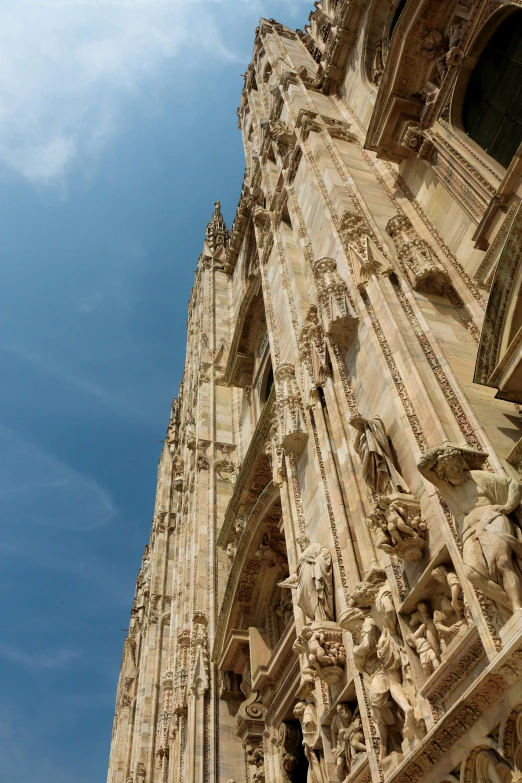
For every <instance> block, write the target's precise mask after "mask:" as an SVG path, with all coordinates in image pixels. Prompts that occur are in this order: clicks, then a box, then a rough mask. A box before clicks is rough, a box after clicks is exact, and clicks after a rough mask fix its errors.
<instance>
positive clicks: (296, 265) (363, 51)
mask: <svg viewBox="0 0 522 783" xmlns="http://www.w3.org/2000/svg"><path fill="white" fill-rule="evenodd" d="M509 5H510V4H509V3H503V4H502V3H500V2H488V3H484V2H481V0H461V2H459V3H454V2H450V0H422V1H421V2H413V1H412V0H411V1H409V2H408V3H406V5H405V7H404V9H403V10H402V13H401V14H400V16H398V17H396V18H395V21H394V22H393V19H394V14H395V11H396V10H397V3H396V2H391V0H376V2H372V3H367V2H363V1H362V0H322V2H319V3H316V5H315V8H314V10H313V12H312V14H311V15H310V20H309V24H308V25H307V26H306V27H305V30H304V32H303V31H297V32H294V31H293V30H290V29H288V28H286V27H285V26H284V25H281V24H279V23H278V22H276V21H275V20H273V19H270V20H265V19H262V20H261V21H260V25H259V28H258V30H257V31H256V33H255V42H254V56H253V59H252V62H251V64H250V65H249V67H248V69H247V72H246V74H245V84H244V88H243V90H242V94H241V100H240V107H239V110H238V120H239V126H240V128H241V131H242V134H243V140H244V146H245V155H246V174H245V181H244V184H243V187H242V190H241V195H240V200H239V205H238V209H237V213H236V216H235V218H234V222H233V224H232V227H231V229H230V231H229V230H228V228H227V226H226V225H225V222H224V219H223V216H222V215H221V210H220V206H219V202H217V203H216V205H215V210H214V214H213V216H212V219H211V221H210V223H209V224H208V226H207V229H206V233H205V239H204V245H203V251H202V254H201V256H200V258H199V261H198V268H197V272H196V279H195V284H194V288H193V291H192V295H191V298H190V302H189V308H188V322H187V361H186V364H185V373H184V377H183V383H182V385H181V387H180V391H179V394H178V396H177V398H176V399H175V400H174V401H173V404H172V409H171V415H170V419H169V422H168V428H167V436H166V440H165V447H164V449H163V451H162V454H161V458H160V464H159V472H158V487H157V498H156V507H155V509H154V517H153V523H152V530H151V536H150V540H149V542H148V544H147V547H146V549H145V552H144V555H143V560H142V565H141V568H140V571H139V574H138V579H137V584H136V593H135V597H134V601H133V604H132V609H131V619H130V624H129V631H128V635H127V638H126V640H125V643H124V650H123V658H122V666H121V673H120V680H119V683H118V690H117V697H116V711H115V718H114V729H113V738H112V746H111V755H110V762H109V775H108V783H137V782H138V781H140V783H227V781H228V783H231V782H232V781H234V783H254V781H255V783H297V781H299V783H301V782H302V781H305V780H307V781H308V783H335V781H338V783H370V781H374V782H375V783H382V781H383V780H386V781H391V780H393V781H394V782H395V781H397V783H399V781H400V783H417V782H418V781H419V780H421V779H422V780H423V783H440V781H445V783H452V782H453V783H456V781H457V780H460V781H462V783H475V781H477V782H478V781H482V783H489V781H492V783H493V782H496V783H498V781H501V783H510V781H517V780H520V779H521V776H522V622H521V618H520V613H521V608H520V607H521V604H522V570H521V564H522V532H521V520H522V509H521V507H520V499H521V497H522V484H521V483H520V473H519V470H520V465H521V464H522V459H521V458H520V453H519V452H520V451H521V447H520V443H521V442H522V440H521V432H520V429H521V427H520V423H519V422H520V412H519V409H518V407H517V406H515V404H514V403H519V402H521V401H522V394H521V392H522V381H521V378H522V373H519V371H518V369H517V368H518V363H519V361H521V360H520V355H519V354H520V351H521V348H520V346H521V345H522V337H521V335H522V331H521V328H520V323H522V319H521V317H520V310H519V307H518V301H519V299H520V282H521V280H522V274H521V260H522V253H521V250H520V247H521V244H520V236H522V213H521V212H520V206H519V203H520V197H521V195H522V184H521V182H522V180H521V178H520V166H521V165H522V164H520V163H519V161H520V159H519V158H516V159H515V160H514V161H513V164H512V165H511V166H510V168H509V169H508V171H505V170H503V169H502V167H501V166H499V165H498V164H496V163H495V161H493V160H492V159H491V158H489V156H488V155H487V154H486V153H485V152H483V151H482V150H481V149H480V148H479V147H478V145H476V144H474V143H473V144H472V143H471V142H470V140H469V138H468V137H467V136H466V135H465V134H464V133H463V132H462V130H461V129H460V126H459V125H458V123H456V124H454V123H453V119H452V118H454V117H457V116H460V114H461V104H462V95H463V90H464V89H465V83H466V80H467V78H468V76H469V69H470V68H471V67H473V63H474V62H476V59H477V55H478V54H479V51H480V48H481V47H482V46H483V45H484V43H485V41H486V39H487V36H488V34H489V33H488V31H489V30H491V31H493V30H494V29H496V27H497V20H498V19H499V18H500V16H502V14H504V13H507V12H508V10H510V9H509ZM519 5H520V3H518V6H519ZM515 8H516V6H515V5H513V9H515ZM513 9H511V10H513ZM517 13H521V12H520V11H518V12H517ZM392 22H393V23H394V24H395V27H394V30H393V36H392V35H391V33H390V30H391V27H392ZM488 291H490V292H491V297H490V300H489V302H488V304H487V310H486V301H485V298H486V297H487V294H488ZM474 379H475V383H474V382H473V380H474ZM480 384H482V385H480ZM517 384H518V386H517ZM488 385H489V386H491V387H492V388H488ZM495 389H499V393H498V395H497V397H498V398H495V397H494V395H495ZM294 588H295V589H294Z"/></svg>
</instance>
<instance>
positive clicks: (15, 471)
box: [0, 426, 118, 530]
mask: <svg viewBox="0 0 522 783" xmlns="http://www.w3.org/2000/svg"><path fill="white" fill-rule="evenodd" d="M0 453H1V454H4V455H9V460H7V459H5V460H4V461H5V464H4V465H3V467H2V472H1V474H0V516H1V518H2V520H3V525H4V526H5V525H7V524H9V522H10V520H12V521H13V523H15V522H16V521H17V520H19V519H23V520H26V523H27V521H30V522H31V523H32V524H35V525H43V526H47V527H58V528H63V529H68V530H90V529H92V528H96V527H100V526H102V525H105V524H106V523H107V522H109V521H110V520H111V519H112V518H113V517H115V516H116V514H117V513H118V511H117V508H116V507H115V505H114V502H113V500H112V498H111V496H110V494H109V493H108V492H107V490H105V489H104V488H103V487H101V486H100V485H99V484H98V483H97V482H96V481H95V480H94V479H93V478H91V477H90V476H84V475H82V474H81V473H79V472H78V471H76V470H75V469H74V468H72V467H71V466H70V465H67V464H65V463H63V462H60V461H59V460H58V459H56V458H55V457H54V456H53V455H52V454H49V452H47V451H46V450H45V449H43V448H42V447H41V446H39V445H38V444H36V443H32V442H30V441H28V440H26V439H24V438H22V437H20V436H19V435H18V434H17V433H15V432H13V431H12V430H10V429H8V428H7V427H3V426H0Z"/></svg>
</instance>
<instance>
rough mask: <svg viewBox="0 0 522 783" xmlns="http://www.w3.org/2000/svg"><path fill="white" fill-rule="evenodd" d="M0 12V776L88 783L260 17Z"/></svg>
mask: <svg viewBox="0 0 522 783" xmlns="http://www.w3.org/2000/svg"><path fill="white" fill-rule="evenodd" d="M311 7H312V3H311V2H309V0H0V270H1V283H0V362H1V377H2V382H1V384H0V460H1V464H0V537H1V540H0V599H1V601H2V619H3V623H2V632H1V634H0V770H1V772H0V779H1V781H2V783H72V781H74V783H100V781H102V782H103V781H104V780H105V778H106V774H107V762H108V754H109V746H110V738H111V729H112V719H113V714H114V699H115V691H116V683H117V678H118V674H119V665H120V660H121V652H122V644H123V639H124V636H125V629H126V628H127V627H128V622H129V612H130V606H131V602H132V597H133V593H134V583H135V579H136V574H137V570H138V567H139V563H140V560H141V555H142V552H143V548H144V546H145V544H146V542H147V538H148V535H149V531H150V524H151V519H152V512H153V506H154V493H155V482H156V472H157V464H158V459H159V454H160V450H161V443H160V441H162V440H163V438H164V436H165V431H166V426H167V421H168V415H169V409H170V403H171V400H172V398H173V397H174V396H175V394H176V391H177V388H178V385H179V382H180V379H181V371H182V368H183V362H184V353H185V323H186V312H187V302H188V298H189V295H190V290H191V287H192V281H193V274H194V270H195V267H196V263H197V258H198V256H199V254H200V252H201V249H202V242H203V237H204V230H205V226H206V224H207V222H208V221H209V220H210V217H211V215H212V211H213V204H214V201H215V200H216V199H220V200H221V203H222V210H223V214H224V216H225V219H226V221H227V224H228V226H229V227H230V225H231V223H232V219H233V215H234V211H235V208H236V206H237V201H238V198H239V193H240V187H241V182H242V178H243V171H244V158H243V150H242V145H241V136H240V132H239V130H238V128H237V118H236V109H237V106H238V104H239V98H240V91H241V87H242V83H243V80H242V78H241V74H242V73H244V72H245V70H246V67H247V65H248V62H249V60H250V56H251V52H252V45H253V38H254V31H255V28H256V26H257V23H258V20H259V17H261V16H265V17H266V18H270V17H275V18H277V19H278V21H281V22H283V23H286V24H288V25H289V26H290V27H292V28H294V29H295V28H296V27H301V28H302V27H303V26H304V24H305V22H306V18H307V16H308V12H309V11H310V9H311Z"/></svg>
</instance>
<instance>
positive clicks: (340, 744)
mask: <svg viewBox="0 0 522 783" xmlns="http://www.w3.org/2000/svg"><path fill="white" fill-rule="evenodd" d="M332 742H333V754H334V756H335V773H336V776H337V780H338V781H339V783H344V781H345V780H346V778H347V777H348V775H349V774H350V772H351V769H352V766H353V764H354V763H355V762H356V761H358V759H359V758H360V757H361V756H362V754H363V753H366V752H367V748H366V744H365V741H364V732H363V728H362V723H361V718H360V715H359V708H358V707H357V708H356V709H355V712H353V713H352V710H351V708H350V705H349V704H346V703H345V702H341V704H338V705H337V712H336V714H335V715H334V719H333V721H332Z"/></svg>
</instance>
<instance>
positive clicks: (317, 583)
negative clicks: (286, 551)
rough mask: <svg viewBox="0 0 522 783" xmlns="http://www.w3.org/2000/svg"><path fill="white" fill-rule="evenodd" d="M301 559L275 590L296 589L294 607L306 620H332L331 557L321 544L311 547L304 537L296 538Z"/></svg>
mask: <svg viewBox="0 0 522 783" xmlns="http://www.w3.org/2000/svg"><path fill="white" fill-rule="evenodd" d="M297 541H298V544H299V546H300V547H301V556H300V558H299V560H298V562H297V570H296V573H295V574H292V576H290V577H288V579H285V581H284V582H280V583H279V587H288V588H291V589H292V590H297V604H298V606H300V607H301V609H302V610H303V612H304V613H305V615H306V616H307V617H308V618H309V619H310V620H315V621H317V622H321V621H324V620H333V619H334V616H333V579H332V556H331V554H330V552H329V551H328V549H326V547H324V546H321V544H311V543H310V539H309V538H308V536H305V535H301V536H299V537H298V539H297Z"/></svg>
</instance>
